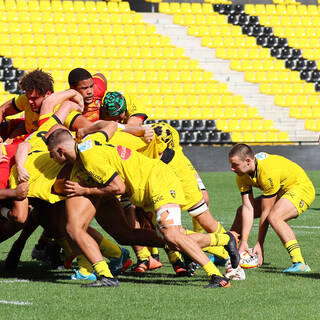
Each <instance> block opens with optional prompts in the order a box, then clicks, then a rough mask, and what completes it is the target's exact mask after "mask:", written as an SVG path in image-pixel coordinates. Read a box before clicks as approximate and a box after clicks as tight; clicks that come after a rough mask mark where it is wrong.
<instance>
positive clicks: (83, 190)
mask: <svg viewBox="0 0 320 320" xmlns="http://www.w3.org/2000/svg"><path fill="white" fill-rule="evenodd" d="M111 179H112V180H111V181H108V184H107V185H103V186H101V187H86V186H82V185H81V184H79V183H77V182H73V181H69V180H68V181H67V182H66V184H65V191H66V193H67V195H68V197H73V196H103V197H108V198H110V197H114V196H117V195H122V194H124V193H125V192H126V186H125V184H124V183H123V182H122V180H121V178H120V177H119V176H118V175H115V176H114V177H112V178H111ZM109 180H110V179H109Z"/></svg>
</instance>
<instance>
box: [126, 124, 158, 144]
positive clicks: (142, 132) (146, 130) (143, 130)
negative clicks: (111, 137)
mask: <svg viewBox="0 0 320 320" xmlns="http://www.w3.org/2000/svg"><path fill="white" fill-rule="evenodd" d="M123 126H124V128H123V129H122V131H124V132H127V133H130V134H133V135H134V136H137V137H144V139H145V140H146V141H147V142H151V141H152V139H153V137H154V131H153V129H152V127H149V126H125V125H123Z"/></svg>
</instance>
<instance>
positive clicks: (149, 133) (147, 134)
mask: <svg viewBox="0 0 320 320" xmlns="http://www.w3.org/2000/svg"><path fill="white" fill-rule="evenodd" d="M143 128H144V139H145V140H146V141H147V142H148V143H150V142H151V141H152V139H153V136H154V131H153V129H152V128H151V127H148V126H146V127H143Z"/></svg>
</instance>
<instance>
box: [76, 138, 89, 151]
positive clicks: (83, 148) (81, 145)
mask: <svg viewBox="0 0 320 320" xmlns="http://www.w3.org/2000/svg"><path fill="white" fill-rule="evenodd" d="M91 148H92V140H86V141H84V142H81V143H79V144H78V150H79V151H80V152H84V151H86V150H89V149H91Z"/></svg>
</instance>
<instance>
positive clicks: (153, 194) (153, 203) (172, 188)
mask: <svg viewBox="0 0 320 320" xmlns="http://www.w3.org/2000/svg"><path fill="white" fill-rule="evenodd" d="M145 197H146V198H145V199H146V200H147V201H148V205H145V206H144V209H147V210H148V209H151V210H149V211H152V212H155V211H157V210H158V209H159V208H160V207H162V206H163V205H165V204H168V203H175V204H178V205H180V206H181V207H183V206H185V205H186V199H185V196H184V193H183V190H182V186H181V184H180V182H179V179H178V177H177V175H176V174H175V172H174V171H173V170H172V169H171V168H169V167H168V166H167V165H166V164H164V163H163V162H161V161H160V162H159V163H158V164H157V165H156V166H155V167H154V168H153V169H152V171H151V174H150V176H149V179H148V182H147V185H146V190H145ZM148 207H149V208H148Z"/></svg>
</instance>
